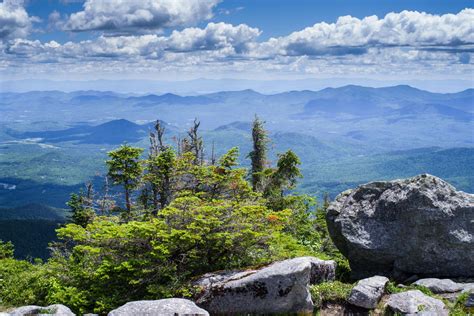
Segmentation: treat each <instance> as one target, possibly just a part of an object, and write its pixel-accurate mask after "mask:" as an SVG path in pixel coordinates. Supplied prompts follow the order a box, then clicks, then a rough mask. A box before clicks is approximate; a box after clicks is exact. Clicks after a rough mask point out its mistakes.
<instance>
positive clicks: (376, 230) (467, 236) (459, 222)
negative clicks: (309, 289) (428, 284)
mask: <svg viewBox="0 0 474 316" xmlns="http://www.w3.org/2000/svg"><path fill="white" fill-rule="evenodd" d="M326 220H327V223H328V228H329V232H330V234H331V237H332V239H333V241H334V243H335V244H336V246H337V247H338V248H339V250H340V251H341V252H342V253H343V254H344V255H345V256H346V257H347V258H348V259H349V262H350V265H351V268H352V271H353V276H354V277H355V278H359V279H360V278H363V277H368V276H372V275H386V276H396V275H397V274H398V275H405V276H406V275H412V274H417V275H420V276H443V277H465V276H467V277H469V276H473V275H474V255H473V249H474V195H472V194H467V193H464V192H460V191H456V190H455V189H454V187H452V186H451V185H449V184H448V183H446V182H445V181H443V180H441V179H439V178H437V177H434V176H431V175H420V176H416V177H413V178H409V179H405V180H395V181H389V182H373V183H369V184H365V185H362V186H360V187H358V188H357V189H355V190H349V191H346V192H343V193H341V194H340V195H339V196H338V197H337V198H336V200H335V201H334V202H333V203H332V204H331V205H330V206H329V208H328V211H327V214H326Z"/></svg>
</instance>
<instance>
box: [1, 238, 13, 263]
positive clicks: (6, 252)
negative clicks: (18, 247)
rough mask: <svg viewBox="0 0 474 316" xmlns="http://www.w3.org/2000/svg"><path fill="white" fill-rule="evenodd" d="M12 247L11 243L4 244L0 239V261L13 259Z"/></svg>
mask: <svg viewBox="0 0 474 316" xmlns="http://www.w3.org/2000/svg"><path fill="white" fill-rule="evenodd" d="M13 253H14V247H13V244H12V242H11V241H7V242H4V241H3V240H1V239H0V260H2V259H8V258H13Z"/></svg>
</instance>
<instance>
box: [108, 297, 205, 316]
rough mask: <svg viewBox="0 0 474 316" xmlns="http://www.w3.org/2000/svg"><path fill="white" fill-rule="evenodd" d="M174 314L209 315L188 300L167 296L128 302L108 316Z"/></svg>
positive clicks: (160, 315) (161, 315)
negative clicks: (159, 298)
mask: <svg viewBox="0 0 474 316" xmlns="http://www.w3.org/2000/svg"><path fill="white" fill-rule="evenodd" d="M130 315H140V316H175V315H196V316H197V315H199V316H201V315H202V316H209V313H208V312H207V311H205V310H204V309H202V308H199V307H197V306H196V304H194V302H191V301H190V300H186V299H182V298H167V299H163V300H156V301H135V302H128V303H127V304H125V305H123V306H120V307H119V308H117V309H114V310H113V311H111V312H110V313H109V314H108V316H130Z"/></svg>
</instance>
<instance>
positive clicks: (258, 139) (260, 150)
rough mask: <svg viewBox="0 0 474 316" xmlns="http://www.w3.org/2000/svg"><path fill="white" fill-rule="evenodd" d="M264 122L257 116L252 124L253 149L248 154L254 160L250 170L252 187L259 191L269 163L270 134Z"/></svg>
mask: <svg viewBox="0 0 474 316" xmlns="http://www.w3.org/2000/svg"><path fill="white" fill-rule="evenodd" d="M263 124H264V122H262V121H261V120H260V119H259V118H258V117H257V116H255V120H254V121H253V125H252V141H253V150H252V151H251V152H250V153H249V155H248V157H249V158H250V160H251V161H252V165H251V170H250V179H251V183H252V188H253V190H254V191H259V192H261V191H263V186H264V185H263V180H264V175H263V172H264V171H265V166H266V163H267V144H268V136H267V131H266V130H265V128H264V126H263Z"/></svg>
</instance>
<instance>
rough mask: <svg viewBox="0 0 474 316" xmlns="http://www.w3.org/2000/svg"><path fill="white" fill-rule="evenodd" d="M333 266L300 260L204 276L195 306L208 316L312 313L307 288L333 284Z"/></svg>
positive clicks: (317, 260) (322, 261) (197, 284)
mask: <svg viewBox="0 0 474 316" xmlns="http://www.w3.org/2000/svg"><path fill="white" fill-rule="evenodd" d="M335 270H336V263H335V262H334V261H332V260H330V261H324V260H320V259H317V258H313V257H300V258H295V259H289V260H284V261H280V262H276V263H273V264H271V265H269V266H267V267H264V268H262V269H259V270H249V271H230V272H223V273H214V274H207V275H204V276H203V277H202V278H201V279H199V280H197V281H196V282H195V285H196V286H198V287H200V288H201V289H202V291H201V293H200V294H199V295H198V297H197V301H196V303H197V304H198V305H199V306H202V307H203V308H205V309H206V310H208V311H209V312H210V313H211V314H225V315H232V314H249V313H250V314H252V313H254V314H270V313H312V311H313V308H314V306H313V301H312V300H311V294H310V292H309V285H310V284H316V283H320V282H324V281H332V280H334V277H335Z"/></svg>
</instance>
